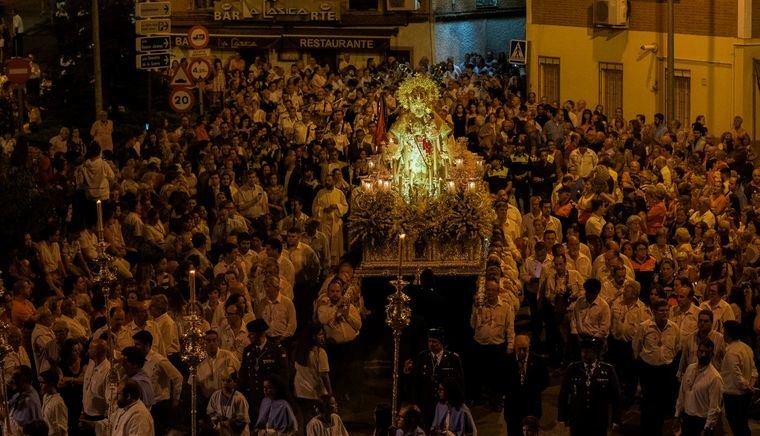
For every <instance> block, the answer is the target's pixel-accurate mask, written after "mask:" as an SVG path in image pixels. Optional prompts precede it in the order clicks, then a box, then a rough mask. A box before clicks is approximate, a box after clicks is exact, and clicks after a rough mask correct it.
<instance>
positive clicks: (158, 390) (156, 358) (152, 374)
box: [143, 349, 182, 402]
mask: <svg viewBox="0 0 760 436" xmlns="http://www.w3.org/2000/svg"><path fill="white" fill-rule="evenodd" d="M143 371H145V374H147V375H148V378H150V381H151V383H152V384H153V395H154V397H155V400H156V402H159V401H164V400H169V399H173V400H176V401H179V397H180V394H181V393H182V374H181V373H180V372H179V371H178V370H177V368H175V367H174V365H172V364H171V363H170V362H169V360H168V359H167V358H166V357H164V356H163V355H161V354H159V353H156V352H155V351H153V349H151V350H150V352H149V353H148V356H147V357H146V359H145V365H143Z"/></svg>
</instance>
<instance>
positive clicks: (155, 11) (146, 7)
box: [135, 2, 172, 18]
mask: <svg viewBox="0 0 760 436" xmlns="http://www.w3.org/2000/svg"><path fill="white" fill-rule="evenodd" d="M171 14H172V4H171V2H153V3H135V16H136V17H138V18H158V17H168V16H170V15H171Z"/></svg>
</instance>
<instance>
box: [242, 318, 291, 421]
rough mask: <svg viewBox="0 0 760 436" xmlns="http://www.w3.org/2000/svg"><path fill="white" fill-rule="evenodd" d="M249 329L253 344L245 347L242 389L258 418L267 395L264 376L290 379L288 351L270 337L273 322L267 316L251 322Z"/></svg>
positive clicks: (254, 415)
mask: <svg viewBox="0 0 760 436" xmlns="http://www.w3.org/2000/svg"><path fill="white" fill-rule="evenodd" d="M246 329H247V330H248V339H249V340H250V341H251V344H250V345H248V346H247V347H245V349H244V350H243V359H242V363H241V366H240V374H239V375H238V389H239V390H240V391H241V392H243V394H244V395H245V397H246V399H247V400H248V404H249V405H250V413H251V417H252V418H253V419H255V418H257V417H258V413H259V412H258V409H259V404H261V400H262V399H263V398H264V380H265V379H267V378H270V377H278V378H279V379H280V380H288V368H289V367H288V355H287V353H285V349H283V348H282V346H281V345H280V344H279V343H278V342H275V341H273V340H271V339H270V340H267V335H266V332H267V331H268V330H269V325H267V322H266V321H264V320H263V319H256V320H253V321H251V322H249V323H248V324H246Z"/></svg>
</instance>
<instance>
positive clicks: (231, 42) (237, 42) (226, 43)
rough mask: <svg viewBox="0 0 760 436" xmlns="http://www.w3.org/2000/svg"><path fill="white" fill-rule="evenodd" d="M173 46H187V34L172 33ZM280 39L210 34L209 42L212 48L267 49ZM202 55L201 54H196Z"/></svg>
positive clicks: (271, 36)
mask: <svg viewBox="0 0 760 436" xmlns="http://www.w3.org/2000/svg"><path fill="white" fill-rule="evenodd" d="M172 37H173V42H174V46H175V47H180V48H188V47H190V44H189V43H188V41H187V35H181V34H173V35H172ZM279 41H280V37H279V36H273V35H260V36H250V35H211V36H210V37H209V44H210V46H211V47H213V48H217V49H228V50H236V49H241V48H258V49H269V48H275V47H276V46H277V43H278V42H279ZM191 57H192V56H191ZM198 57H202V56H198Z"/></svg>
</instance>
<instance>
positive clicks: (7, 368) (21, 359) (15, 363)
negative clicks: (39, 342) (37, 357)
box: [3, 345, 32, 383]
mask: <svg viewBox="0 0 760 436" xmlns="http://www.w3.org/2000/svg"><path fill="white" fill-rule="evenodd" d="M21 365H25V366H28V367H30V368H31V367H32V363H31V362H30V361H29V355H28V354H27V353H26V350H25V349H24V346H23V345H19V347H18V351H11V352H10V353H8V355H6V356H5V360H3V373H4V375H5V380H6V383H8V381H9V380H10V379H11V376H13V371H15V370H16V367H19V366H21Z"/></svg>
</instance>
